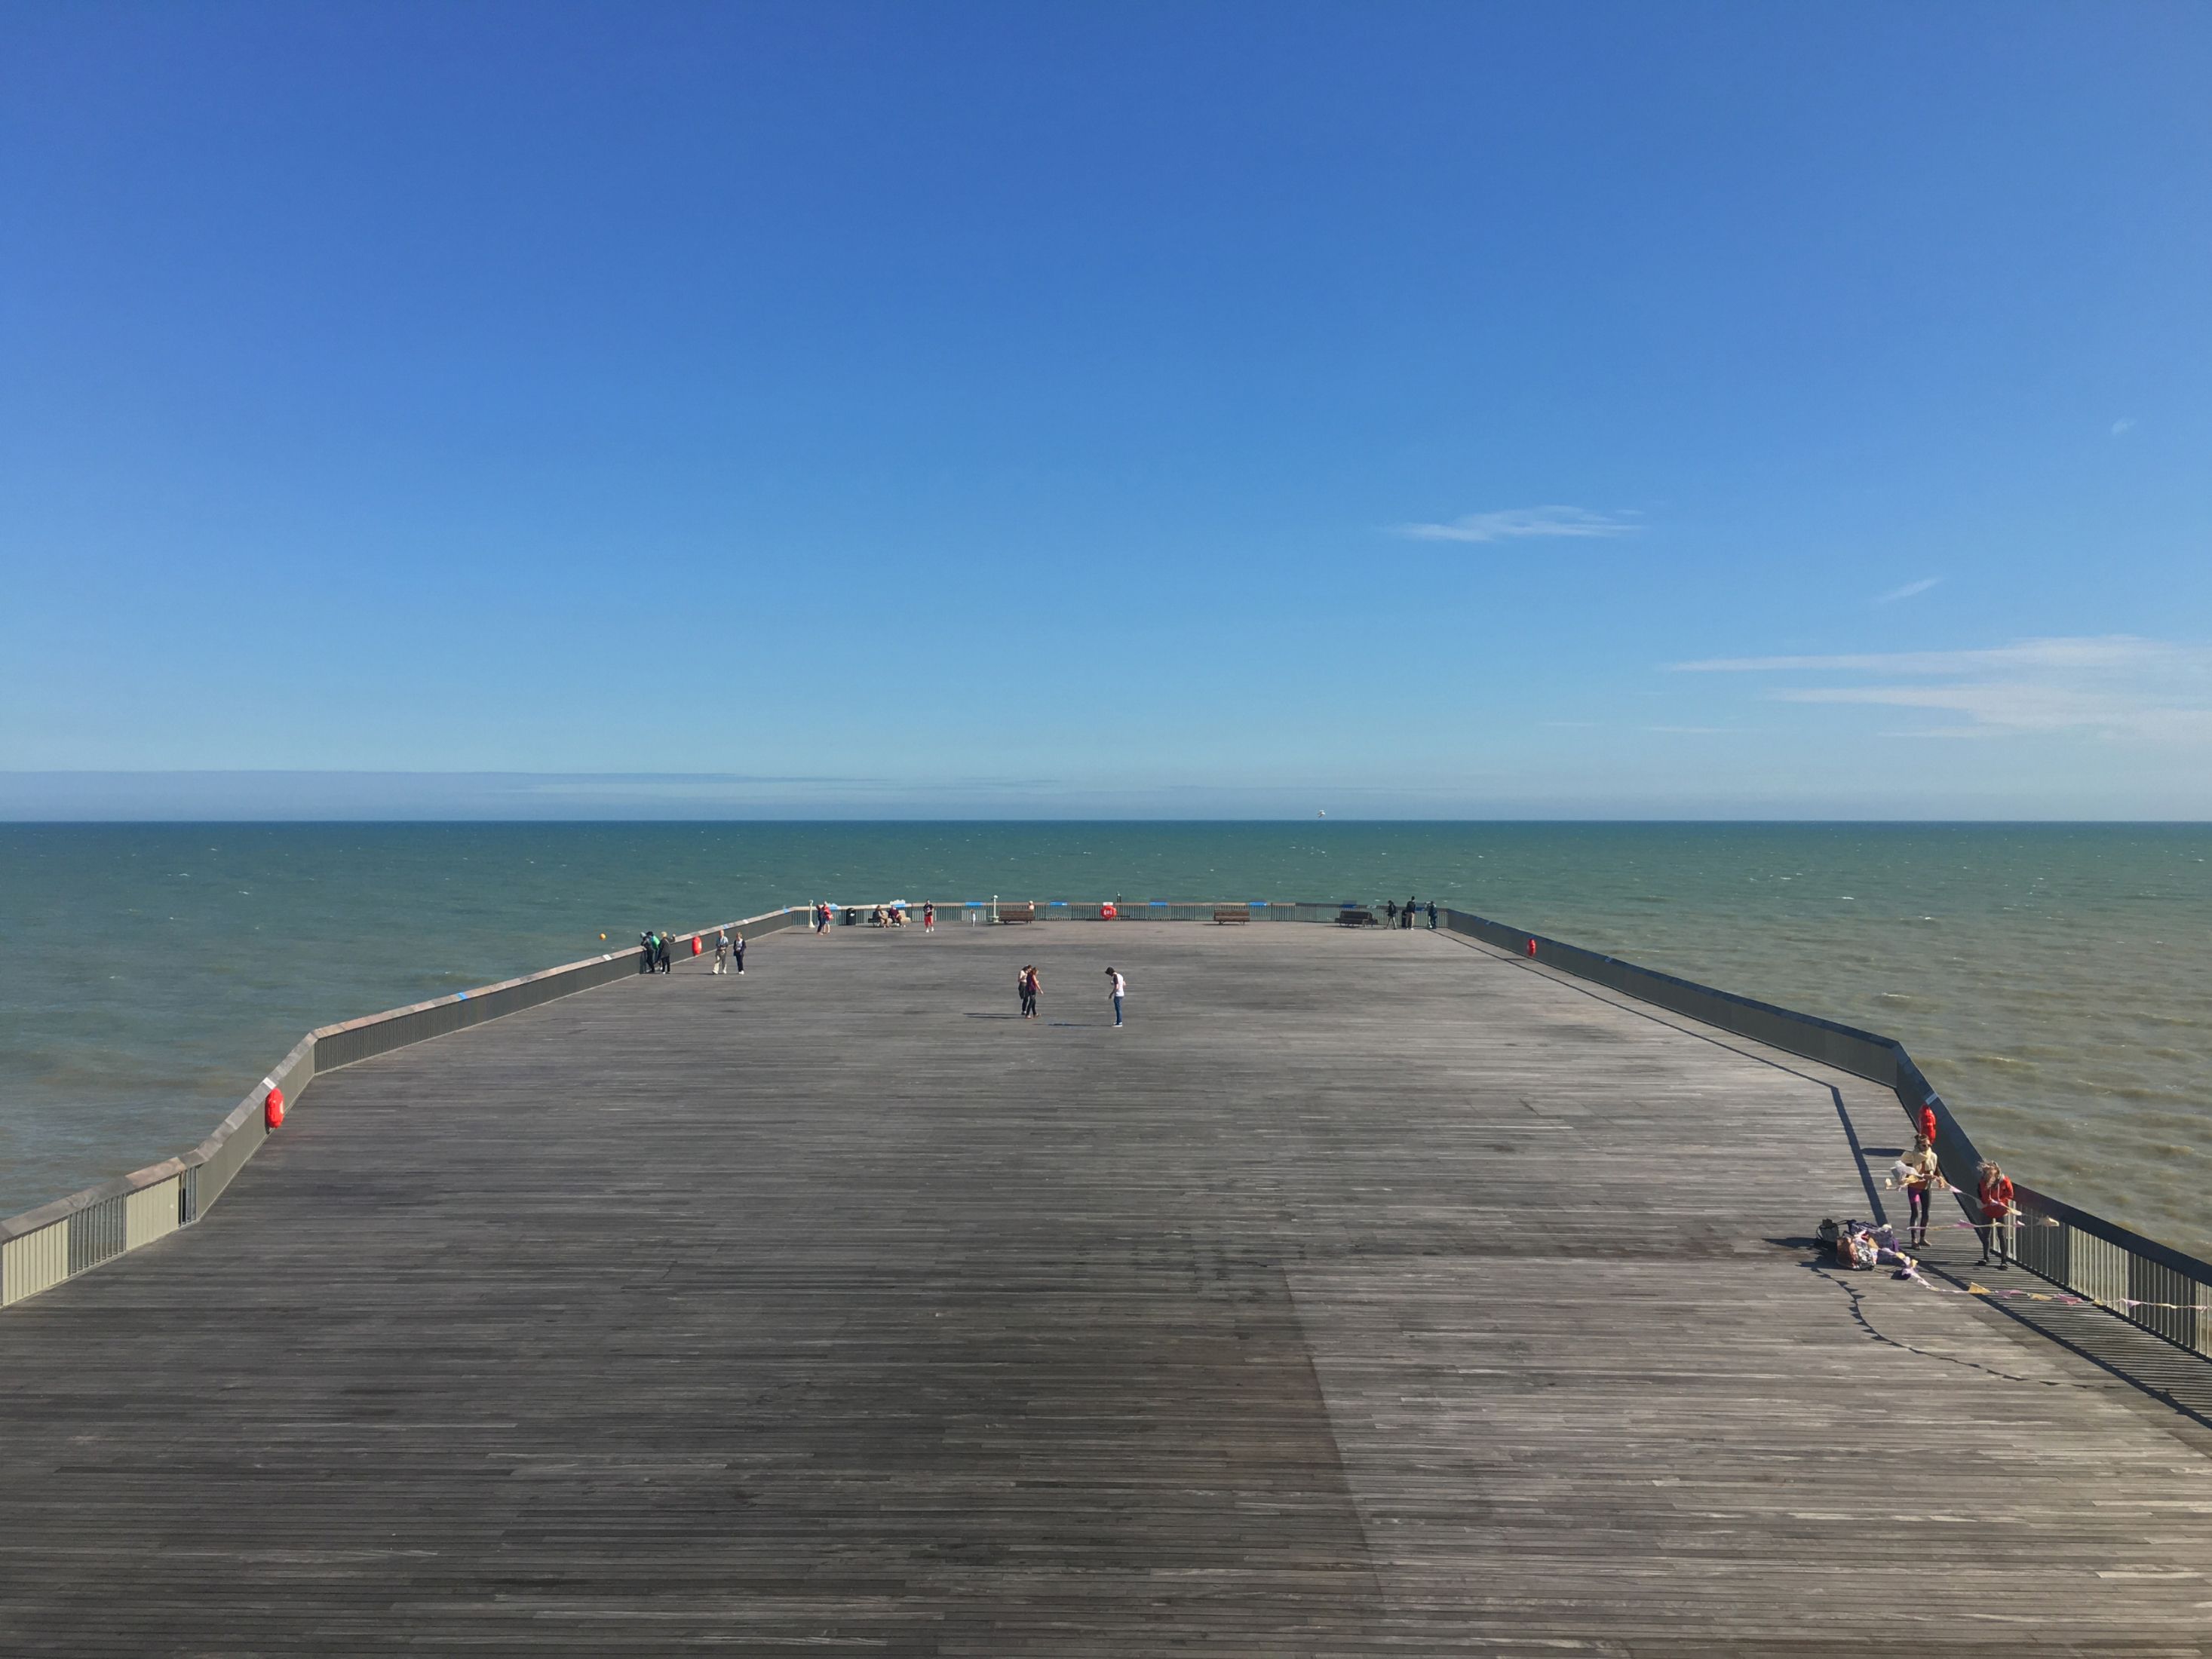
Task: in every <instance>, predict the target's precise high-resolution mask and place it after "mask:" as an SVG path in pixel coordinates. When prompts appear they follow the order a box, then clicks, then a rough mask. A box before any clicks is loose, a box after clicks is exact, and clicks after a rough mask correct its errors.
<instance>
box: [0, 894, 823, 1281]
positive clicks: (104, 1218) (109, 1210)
mask: <svg viewBox="0 0 2212 1659" xmlns="http://www.w3.org/2000/svg"><path fill="white" fill-rule="evenodd" d="M803 920H804V917H803V915H802V914H801V913H800V912H799V911H798V910H797V909H795V908H794V909H783V910H772V911H769V913H768V914H767V915H758V916H747V917H744V919H742V920H741V921H732V922H728V923H721V924H716V926H726V927H734V928H738V929H741V930H743V931H744V933H747V934H748V935H750V936H752V937H756V938H757V937H758V936H759V935H760V934H763V933H775V932H776V931H778V930H779V929H781V928H785V927H796V926H798V925H799V923H800V922H801V921H803ZM712 933H714V927H703V928H701V929H700V930H699V931H698V933H685V934H684V935H682V936H681V937H680V938H678V939H676V940H675V941H673V942H674V943H676V944H678V945H689V944H690V941H691V940H692V939H695V938H700V937H702V936H706V935H711V934H712ZM638 956H639V951H638V949H637V948H636V947H635V946H633V947H631V948H630V949H628V950H623V951H609V952H607V953H606V954H605V955H602V956H597V957H586V959H585V960H583V961H581V962H571V963H564V964H562V966H561V967H558V968H549V969H545V970H544V972H543V973H538V974H527V975H523V976H522V977H521V978H519V979H509V980H501V981H500V982H499V983H498V984H496V985H487V986H483V987H480V988H478V989H477V990H473V991H460V992H457V993H455V994H453V995H452V996H447V997H439V998H437V999H436V1000H434V1001H430V1002H418V1003H415V1004H412V1005H410V1006H408V1007H404V1008H392V1009H387V1010H386V1011H385V1012H383V1013H380V1014H371V1015H369V1016H368V1017H367V1018H363V1019H355V1020H348V1021H346V1022H345V1023H343V1024H338V1025H325V1026H322V1027H320V1028H319V1029H318V1030H313V1031H310V1032H308V1033H307V1036H303V1037H301V1039H300V1041H299V1042H297V1043H295V1044H294V1045H293V1048H292V1051H291V1053H289V1054H286V1055H285V1056H284V1058H283V1060H280V1061H279V1062H278V1063H277V1065H276V1067H275V1069H274V1070H272V1071H271V1072H270V1073H269V1075H268V1076H267V1077H264V1078H263V1079H261V1081H260V1082H259V1083H258V1085H255V1087H254V1089H253V1091H252V1093H250V1094H248V1095H247V1096H246V1098H245V1099H243V1100H241V1101H240V1102H239V1103H238V1104H237V1105H236V1106H234V1107H233V1108H232V1109H231V1110H230V1112H229V1114H228V1115H227V1116H226V1117H224V1119H223V1120H222V1122H221V1123H219V1124H217V1125H216V1129H215V1133H213V1134H211V1135H210V1136H209V1137H208V1138H207V1139H205V1140H203V1141H202V1142H200V1144H199V1145H198V1146H195V1147H193V1148H192V1149H191V1151H190V1152H185V1153H184V1154H182V1155H181V1156H179V1157H177V1158H169V1159H167V1161H166V1162H163V1163H161V1164H154V1165H152V1166H150V1167H149V1168H147V1169H143V1170H137V1171H136V1172H134V1173H133V1174H131V1175H127V1176H117V1177H116V1178H115V1179H114V1180H112V1181H105V1182H100V1184H99V1185H98V1186H94V1187H88V1188H85V1189H84V1190H83V1191H82V1192H80V1193H73V1194H70V1196H69V1197H67V1198H63V1199H57V1200H54V1202H52V1203H51V1204H46V1205H41V1206H40V1207H39V1208H37V1209H35V1210H27V1211H25V1212H23V1213H22V1214H21V1215H17V1216H11V1217H9V1218H8V1219H6V1220H4V1221H0V1307H5V1306H7V1305H8V1304H11V1303H15V1302H21V1301H22V1300H23V1299H24V1298H25V1297H32V1296H36V1295H37V1294H38V1293H39V1292H40V1291H46V1290H52V1288H53V1287H54V1286H55V1285H58V1284H60V1283H62V1282H63V1281H64V1279H73V1278H75V1277H76V1275H77V1274H78V1273H84V1272H86V1271H87V1270H88V1269H90V1268H93V1267H98V1266H99V1265H100V1263H101V1262H103V1261H112V1260H114V1258H115V1257H117V1256H118V1255H123V1254H124V1253H125V1251H127V1250H135V1249H138V1248H139V1247H140V1246H141V1245H144V1244H150V1243H153V1242H154V1241H155V1239H157V1238H163V1237H167V1236H168V1235H169V1234H171V1233H173V1232H174V1231H177V1229H178V1228H179V1227H189V1226H191V1225H192V1224H193V1223H195V1222H197V1220H198V1219H199V1218H201V1217H202V1216H203V1215H204V1214H205V1213H206V1212H207V1210H208V1207H209V1206H210V1205H212V1204H213V1203H214V1202H215V1201H216V1200H217V1199H218V1198H221V1197H222V1194H223V1189H224V1188H227V1187H228V1186H229V1185H230V1183H231V1182H232V1180H233V1179H234V1177H235V1176H237V1174H238V1172H239V1171H240V1170H241V1169H243V1168H245V1167H246V1160H247V1159H249V1158H252V1156H253V1154H254V1153H255V1152H258V1151H259V1150H260V1148H261V1143H262V1142H263V1141H264V1140H265V1139H267V1138H268V1135H269V1128H268V1119H267V1114H266V1110H265V1108H266V1105H267V1102H268V1098H269V1091H270V1090H271V1089H272V1088H274V1089H281V1090H283V1093H284V1097H285V1099H286V1100H287V1101H288V1102H291V1103H296V1102H297V1101H298V1099H299V1098H300V1096H301V1093H302V1091H305V1090H306V1089H307V1085H309V1084H310V1083H312V1082H313V1081H314V1079H315V1078H316V1077H317V1076H318V1075H319V1073H324V1072H330V1071H335V1070H337V1068H338V1067H339V1066H350V1065H352V1064H354V1062H356V1060H367V1059H368V1058H369V1057H370V1056H371V1055H374V1054H388V1053H389V1052H391V1051H392V1049H394V1048H405V1047H407V1046H408V1045H409V1044H410V1043H416V1042H424V1041H426V1040H427V1039H428V1038H430V1037H434V1036H445V1035H446V1034H447V1032H449V1031H459V1030H466V1029H467V1028H468V1027H470V1026H471V1025H481V1024H483V1023H484V1022H485V1021H486V1020H489V1019H497V1018H501V1016H503V1015H506V1014H512V1013H517V1012H520V1011H521V1010H523V1009H525V1008H535V1007H537V1006H539V1005H540V1004H542V1003H546V1002H550V1001H552V1000H554V999H555V998H556V997H565V996H573V995H574V994H576V993H577V992H579V991H588V990H590V989H591V988H592V987H594V986H599V985H605V984H606V983H608V982H609V981H612V980H617V979H622V978H625V977H627V976H629V975H631V974H634V973H635V972H636V971H637V964H638Z"/></svg>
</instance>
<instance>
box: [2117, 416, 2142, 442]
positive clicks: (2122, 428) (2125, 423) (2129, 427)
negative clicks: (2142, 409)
mask: <svg viewBox="0 0 2212 1659" xmlns="http://www.w3.org/2000/svg"><path fill="white" fill-rule="evenodd" d="M2135 429H2136V417H2135V416H2132V415H2124V416H2121V417H2120V418H2119V419H2118V420H2117V421H2114V422H2112V435H2113V436H2114V437H2115V438H2124V437H2126V436H2127V435H2128V434H2129V433H2130V432H2132V431H2134V430H2135Z"/></svg>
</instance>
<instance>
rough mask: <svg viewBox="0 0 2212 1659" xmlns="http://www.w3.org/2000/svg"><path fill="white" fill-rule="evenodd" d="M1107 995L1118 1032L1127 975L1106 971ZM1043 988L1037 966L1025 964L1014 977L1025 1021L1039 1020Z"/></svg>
mask: <svg viewBox="0 0 2212 1659" xmlns="http://www.w3.org/2000/svg"><path fill="white" fill-rule="evenodd" d="M1106 978H1107V981H1108V983H1107V987H1106V994H1107V996H1108V997H1109V999H1110V1000H1112V1002H1113V1004H1114V1025H1115V1030H1120V1029H1121V1000H1122V999H1123V998H1124V997H1126V996H1127V995H1128V994H1129V981H1128V978H1127V975H1123V974H1121V972H1119V971H1118V970H1117V969H1112V968H1109V969H1107V970H1106ZM1043 988H1044V981H1042V979H1040V978H1039V977H1038V975H1037V970H1036V963H1023V964H1022V971H1021V972H1020V973H1019V974H1018V975H1015V977H1014V989H1015V990H1016V991H1017V992H1018V993H1019V994H1020V996H1021V999H1022V1018H1024V1019H1036V1018H1038V1015H1037V994H1038V993H1039V992H1040V991H1042V989H1043Z"/></svg>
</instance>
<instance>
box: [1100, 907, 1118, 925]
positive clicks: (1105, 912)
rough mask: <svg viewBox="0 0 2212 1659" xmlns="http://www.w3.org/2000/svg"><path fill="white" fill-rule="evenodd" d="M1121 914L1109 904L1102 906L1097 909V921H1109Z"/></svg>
mask: <svg viewBox="0 0 2212 1659" xmlns="http://www.w3.org/2000/svg"><path fill="white" fill-rule="evenodd" d="M1118 915H1121V912H1120V911H1119V910H1116V909H1115V908H1114V907H1113V906H1112V905H1110V904H1102V905H1100V906H1099V907H1098V920H1099V921H1113V920H1114V918H1115V917H1116V916H1118Z"/></svg>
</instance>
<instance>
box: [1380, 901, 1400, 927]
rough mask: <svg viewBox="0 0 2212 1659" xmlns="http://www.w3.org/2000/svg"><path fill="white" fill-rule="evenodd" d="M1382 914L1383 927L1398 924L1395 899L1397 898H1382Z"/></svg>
mask: <svg viewBox="0 0 2212 1659" xmlns="http://www.w3.org/2000/svg"><path fill="white" fill-rule="evenodd" d="M1397 925H1398V901H1397V900H1395V899H1386V900H1384V901H1383V927H1386V928H1387V927H1396V926H1397Z"/></svg>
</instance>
